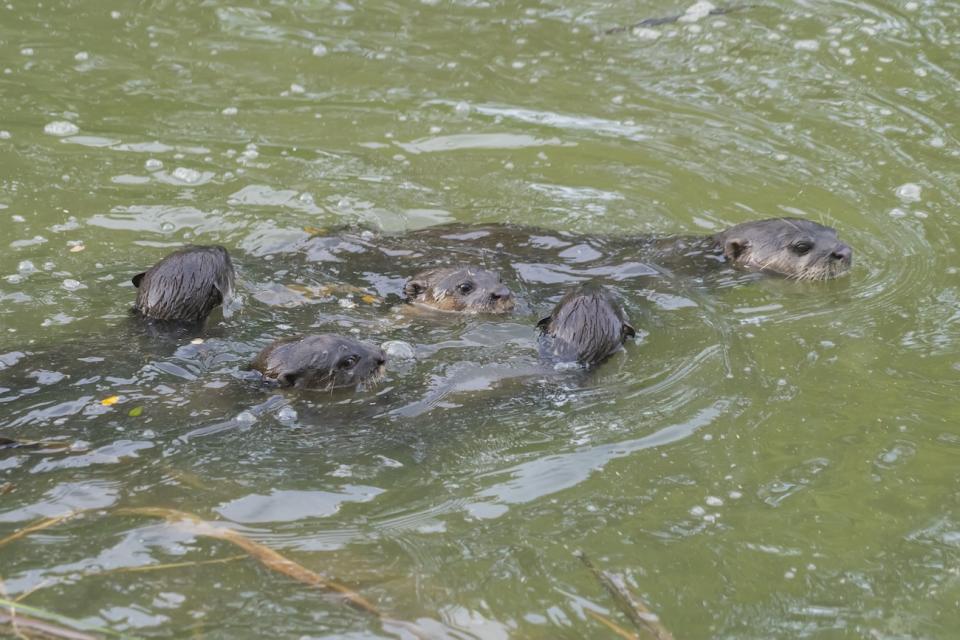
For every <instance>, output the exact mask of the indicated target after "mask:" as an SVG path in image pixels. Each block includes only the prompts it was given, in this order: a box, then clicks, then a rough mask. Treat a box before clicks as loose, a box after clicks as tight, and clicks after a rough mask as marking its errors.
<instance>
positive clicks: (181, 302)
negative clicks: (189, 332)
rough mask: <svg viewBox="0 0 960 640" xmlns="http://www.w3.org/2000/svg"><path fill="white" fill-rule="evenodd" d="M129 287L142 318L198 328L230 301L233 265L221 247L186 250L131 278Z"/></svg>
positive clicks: (135, 309)
mask: <svg viewBox="0 0 960 640" xmlns="http://www.w3.org/2000/svg"><path fill="white" fill-rule="evenodd" d="M133 285H134V286H135V287H137V301H136V303H135V304H134V307H133V309H134V311H136V312H138V313H140V314H141V315H142V316H144V317H146V318H150V319H153V320H162V321H168V322H182V323H189V324H202V323H203V322H204V321H205V320H206V319H207V316H208V315H210V312H211V311H213V310H214V309H215V308H216V307H217V306H219V305H221V304H223V303H224V302H229V301H230V299H231V298H232V297H233V263H231V262H230V255H229V254H228V253H227V250H226V249H224V248H223V247H187V248H186V249H181V250H180V251H175V252H174V253H171V254H170V255H168V256H167V257H165V258H163V259H162V260H161V261H160V262H158V263H157V264H155V265H153V266H152V267H150V269H149V270H147V271H145V272H144V273H138V274H137V275H135V276H133Z"/></svg>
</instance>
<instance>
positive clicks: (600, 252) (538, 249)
mask: <svg viewBox="0 0 960 640" xmlns="http://www.w3.org/2000/svg"><path fill="white" fill-rule="evenodd" d="M404 240H406V241H407V243H408V246H411V247H419V246H427V247H442V250H443V251H445V252H447V253H467V254H473V255H484V256H494V257H495V256H498V255H499V256H502V257H504V258H506V259H507V260H508V261H510V262H511V263H512V265H511V266H514V267H515V268H516V270H517V271H518V274H519V275H520V276H521V278H523V279H525V280H528V281H533V282H542V283H548V282H550V281H551V280H554V281H562V280H563V275H564V274H569V275H572V276H577V277H578V278H582V277H584V276H586V277H597V276H604V277H609V278H612V279H616V280H623V279H627V278H630V277H635V276H638V275H641V276H650V275H656V274H657V273H659V270H660V268H665V269H668V270H671V271H672V270H677V271H680V272H688V271H693V272H695V273H706V272H708V271H710V270H714V269H715V267H716V266H717V265H723V264H727V265H729V266H732V267H734V268H735V269H739V270H744V271H759V272H763V273H768V274H774V275H779V276H783V277H786V278H791V279H797V280H826V279H829V278H835V277H837V276H840V275H842V274H844V273H846V272H847V271H849V269H850V267H851V264H852V258H853V251H852V249H851V248H850V247H849V246H848V245H847V244H845V243H843V242H841V241H840V240H839V238H838V237H837V232H836V230H834V229H832V228H831V227H827V226H824V225H821V224H818V223H816V222H813V221H810V220H805V219H801V218H770V219H767V220H756V221H751V222H745V223H742V224H738V225H735V226H733V227H730V228H729V229H726V230H724V231H721V232H719V233H717V234H714V235H712V236H674V237H655V236H629V235H624V236H618V237H612V236H584V235H579V234H574V233H566V232H551V231H545V230H542V229H535V228H529V227H520V226H514V225H482V226H476V227H468V228H466V229H465V228H463V227H461V226H441V227H433V228H428V229H424V230H421V231H418V232H414V233H413V234H411V237H408V238H404ZM424 250H428V249H424ZM560 265H564V266H562V267H560ZM558 267H560V268H558Z"/></svg>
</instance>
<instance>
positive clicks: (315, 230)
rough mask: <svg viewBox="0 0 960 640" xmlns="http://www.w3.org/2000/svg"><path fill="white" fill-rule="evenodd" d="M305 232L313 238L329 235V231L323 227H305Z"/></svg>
mask: <svg viewBox="0 0 960 640" xmlns="http://www.w3.org/2000/svg"><path fill="white" fill-rule="evenodd" d="M303 230H304V231H306V232H307V233H309V234H310V235H311V236H322V235H326V233H327V230H326V229H324V228H323V227H304V228H303Z"/></svg>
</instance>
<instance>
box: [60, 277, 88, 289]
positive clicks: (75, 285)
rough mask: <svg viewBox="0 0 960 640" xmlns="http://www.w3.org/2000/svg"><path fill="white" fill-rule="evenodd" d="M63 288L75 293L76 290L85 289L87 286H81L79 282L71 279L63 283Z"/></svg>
mask: <svg viewBox="0 0 960 640" xmlns="http://www.w3.org/2000/svg"><path fill="white" fill-rule="evenodd" d="M63 288H64V289H66V290H67V291H76V290H77V289H86V288H87V285H85V284H83V283H82V282H80V281H79V280H74V279H73V278H67V279H66V280H64V281H63Z"/></svg>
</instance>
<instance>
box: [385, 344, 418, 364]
mask: <svg viewBox="0 0 960 640" xmlns="http://www.w3.org/2000/svg"><path fill="white" fill-rule="evenodd" d="M380 348H381V349H383V351H384V353H386V354H387V356H389V357H390V358H393V359H396V360H413V359H414V358H415V357H416V353H415V352H414V350H413V346H412V345H411V344H410V343H409V342H404V341H403V340H388V341H386V342H384V343H383V344H382V345H380Z"/></svg>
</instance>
